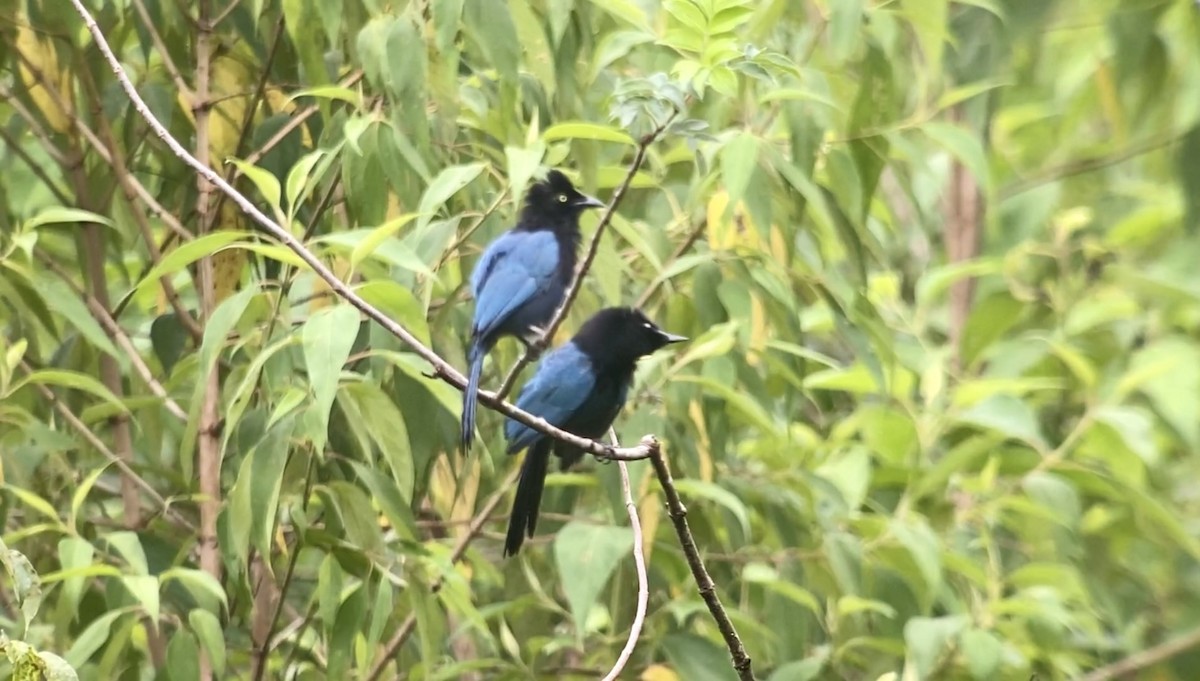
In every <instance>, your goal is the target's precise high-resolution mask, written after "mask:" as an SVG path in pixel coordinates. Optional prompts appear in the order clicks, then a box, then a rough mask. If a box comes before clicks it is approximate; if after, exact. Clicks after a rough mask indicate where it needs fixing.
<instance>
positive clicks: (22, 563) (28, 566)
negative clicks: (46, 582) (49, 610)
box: [0, 541, 42, 632]
mask: <svg viewBox="0 0 1200 681" xmlns="http://www.w3.org/2000/svg"><path fill="white" fill-rule="evenodd" d="M0 565H3V566H4V572H5V574H7V575H8V581H9V583H10V584H11V585H12V587H11V588H12V590H13V595H15V596H16V601H17V606H18V607H19V608H20V609H21V617H22V627H21V631H23V632H27V631H29V624H30V623H31V622H32V621H33V618H34V617H35V616H37V612H38V610H39V609H40V608H41V607H42V582H41V579H39V578H38V573H37V570H35V569H34V568H33V563H30V562H29V559H28V558H26V557H25V554H23V553H21V552H20V551H14V550H12V549H10V548H8V547H7V546H5V545H4V542H3V541H0Z"/></svg>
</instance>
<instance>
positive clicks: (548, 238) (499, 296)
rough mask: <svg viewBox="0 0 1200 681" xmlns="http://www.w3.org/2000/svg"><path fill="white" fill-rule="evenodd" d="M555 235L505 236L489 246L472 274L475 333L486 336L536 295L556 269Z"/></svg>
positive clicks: (541, 232) (531, 233)
mask: <svg viewBox="0 0 1200 681" xmlns="http://www.w3.org/2000/svg"><path fill="white" fill-rule="evenodd" d="M558 257H559V255H558V242H557V241H556V240H555V237H554V234H553V233H551V232H546V231H539V232H508V233H506V234H504V235H503V236H501V237H500V238H499V239H496V240H495V241H494V242H492V245H491V246H488V248H487V250H486V251H484V254H483V257H481V258H480V259H479V263H478V264H476V265H475V271H474V272H472V273H471V291H472V292H473V293H474V294H475V319H474V324H473V327H474V329H473V330H474V332H475V335H477V336H486V335H488V334H490V333H491V332H493V331H495V329H496V327H498V326H499V325H500V324H502V323H503V322H504V320H505V319H507V318H508V317H509V315H511V314H512V313H513V312H514V311H515V310H517V309H518V308H519V307H520V306H521V305H523V304H525V303H526V302H528V301H529V299H530V298H532V297H533V296H534V295H536V294H537V293H538V292H539V291H542V290H545V289H546V288H547V287H548V286H549V285H550V282H551V280H552V279H553V277H554V271H555V270H556V269H557V268H558Z"/></svg>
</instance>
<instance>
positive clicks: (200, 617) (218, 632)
mask: <svg viewBox="0 0 1200 681" xmlns="http://www.w3.org/2000/svg"><path fill="white" fill-rule="evenodd" d="M188 623H189V624H191V625H192V631H194V632H196V638H197V639H199V640H200V647H201V648H203V649H204V653H205V654H206V655H207V656H208V659H209V661H210V662H212V669H213V672H215V673H216V676H217V678H221V677H223V676H224V675H225V634H224V633H223V631H222V627H221V621H220V620H218V619H217V616H216V615H214V614H212V613H211V612H209V611H207V610H201V609H199V608H193V609H192V610H190V611H189V612H188Z"/></svg>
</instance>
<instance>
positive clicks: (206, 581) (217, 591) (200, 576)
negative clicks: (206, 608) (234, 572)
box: [158, 567, 229, 609]
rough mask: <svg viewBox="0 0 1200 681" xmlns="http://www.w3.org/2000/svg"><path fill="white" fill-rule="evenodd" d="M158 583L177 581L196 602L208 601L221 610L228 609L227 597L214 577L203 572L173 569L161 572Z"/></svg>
mask: <svg viewBox="0 0 1200 681" xmlns="http://www.w3.org/2000/svg"><path fill="white" fill-rule="evenodd" d="M158 579H159V581H160V582H161V583H162V584H164V585H166V584H168V583H170V582H171V581H173V580H174V581H178V582H179V583H180V584H182V585H183V586H184V588H186V589H187V590H188V591H190V592H191V593H192V596H193V597H194V598H196V599H197V600H199V601H201V602H203V601H204V600H205V599H210V600H211V601H212V602H213V603H215V604H218V605H219V606H220V607H221V608H225V609H228V607H229V601H228V596H227V595H226V594H225V589H224V588H223V587H222V586H221V583H220V582H219V581H217V578H216V577H213V576H212V575H210V574H208V573H207V572H205V571H204V570H197V569H194V568H185V567H173V568H169V569H167V570H163V571H162V573H160V574H159V576H158Z"/></svg>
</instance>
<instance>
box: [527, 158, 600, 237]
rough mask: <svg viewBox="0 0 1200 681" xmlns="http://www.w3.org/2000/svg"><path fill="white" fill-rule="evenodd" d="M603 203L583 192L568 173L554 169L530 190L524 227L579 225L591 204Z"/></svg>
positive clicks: (547, 227)
mask: <svg viewBox="0 0 1200 681" xmlns="http://www.w3.org/2000/svg"><path fill="white" fill-rule="evenodd" d="M603 207H604V202H603V201H601V200H600V199H596V198H593V197H591V196H588V195H587V194H583V193H581V192H580V191H579V190H578V189H576V188H575V185H573V184H571V181H570V180H568V179H567V176H566V175H563V174H562V173H561V172H559V171H557V170H551V171H550V172H549V173H547V174H546V179H544V180H541V181H539V182H535V183H534V185H533V186H532V187H530V188H529V191H528V192H526V194H525V208H524V209H523V210H522V211H521V227H524V228H525V229H554V228H557V227H564V226H566V227H578V226H579V215H580V213H582V212H583V211H585V210H587V209H589V208H603Z"/></svg>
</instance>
